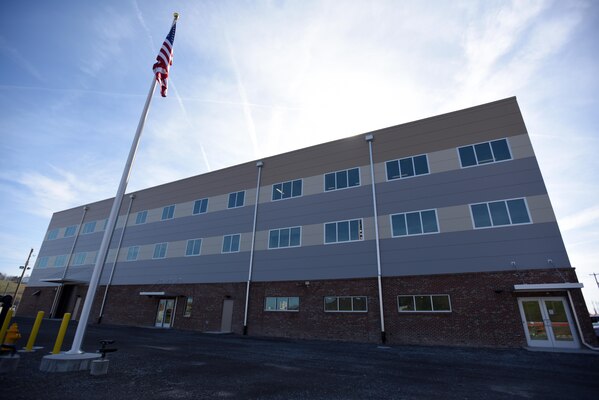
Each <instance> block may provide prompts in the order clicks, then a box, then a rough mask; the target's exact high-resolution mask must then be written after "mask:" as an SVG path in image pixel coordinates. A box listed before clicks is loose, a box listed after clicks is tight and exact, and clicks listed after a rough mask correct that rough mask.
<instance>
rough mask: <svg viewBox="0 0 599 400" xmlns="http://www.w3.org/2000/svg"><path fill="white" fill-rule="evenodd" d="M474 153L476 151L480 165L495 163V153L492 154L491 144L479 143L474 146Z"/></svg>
mask: <svg viewBox="0 0 599 400" xmlns="http://www.w3.org/2000/svg"><path fill="white" fill-rule="evenodd" d="M474 151H476V160H477V161H478V163H479V164H486V163H490V162H493V153H491V146H490V145H489V143H479V144H476V145H474Z"/></svg>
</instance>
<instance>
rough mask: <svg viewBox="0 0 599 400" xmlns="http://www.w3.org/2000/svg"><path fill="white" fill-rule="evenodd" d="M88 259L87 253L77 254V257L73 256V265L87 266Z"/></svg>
mask: <svg viewBox="0 0 599 400" xmlns="http://www.w3.org/2000/svg"><path fill="white" fill-rule="evenodd" d="M86 257H87V253H75V255H74V256H73V265H83V264H85V258H86Z"/></svg>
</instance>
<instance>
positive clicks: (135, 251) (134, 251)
mask: <svg viewBox="0 0 599 400" xmlns="http://www.w3.org/2000/svg"><path fill="white" fill-rule="evenodd" d="M138 255H139V246H131V247H129V248H128V249H127V261H135V260H137V256H138Z"/></svg>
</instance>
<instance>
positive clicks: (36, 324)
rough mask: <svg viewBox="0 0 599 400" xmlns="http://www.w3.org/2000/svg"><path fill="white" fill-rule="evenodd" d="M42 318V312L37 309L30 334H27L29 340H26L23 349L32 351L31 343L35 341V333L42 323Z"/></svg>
mask: <svg viewBox="0 0 599 400" xmlns="http://www.w3.org/2000/svg"><path fill="white" fill-rule="evenodd" d="M43 318H44V312H43V311H38V312H37V317H35V322H34V323H33V329H32V330H31V334H30V335H29V340H28V341H27V346H25V351H33V344H34V343H35V338H36V337H37V333H38V331H39V330H40V325H41V324H42V319H43Z"/></svg>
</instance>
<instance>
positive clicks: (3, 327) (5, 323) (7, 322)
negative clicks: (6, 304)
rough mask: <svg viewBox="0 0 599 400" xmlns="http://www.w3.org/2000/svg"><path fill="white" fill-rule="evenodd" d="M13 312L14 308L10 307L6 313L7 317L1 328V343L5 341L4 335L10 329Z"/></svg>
mask: <svg viewBox="0 0 599 400" xmlns="http://www.w3.org/2000/svg"><path fill="white" fill-rule="evenodd" d="M13 313H14V310H13V309H12V308H10V309H9V310H8V312H7V313H6V319H5V320H4V323H3V324H2V329H0V343H4V335H6V331H7V330H8V325H9V324H10V320H11V319H12V314H13Z"/></svg>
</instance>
